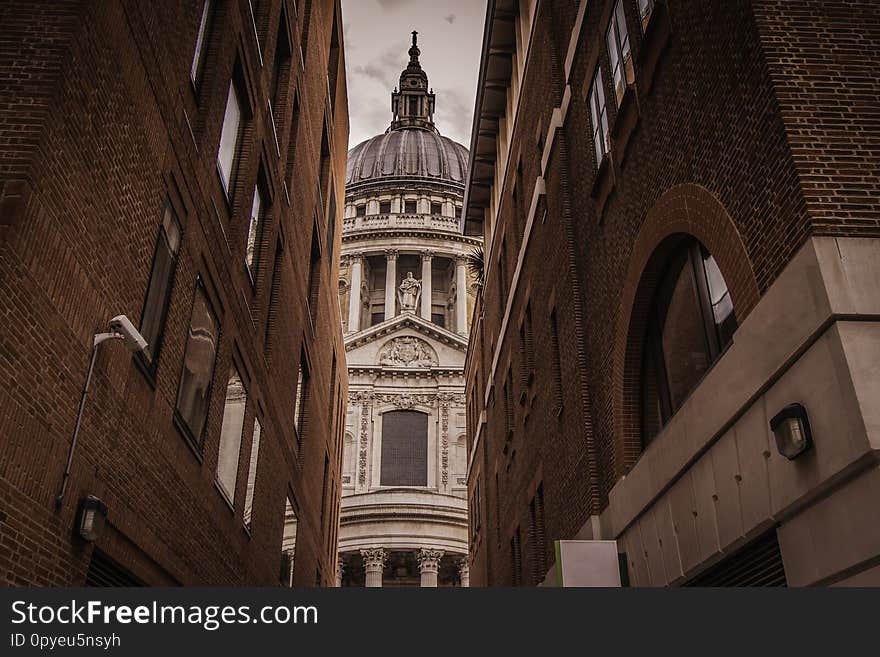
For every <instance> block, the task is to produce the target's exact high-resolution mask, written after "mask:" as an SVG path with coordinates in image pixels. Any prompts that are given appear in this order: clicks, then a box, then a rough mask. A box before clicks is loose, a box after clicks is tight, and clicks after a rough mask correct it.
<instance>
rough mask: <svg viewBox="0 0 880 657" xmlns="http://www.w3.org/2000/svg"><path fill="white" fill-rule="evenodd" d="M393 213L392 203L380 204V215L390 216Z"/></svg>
mask: <svg viewBox="0 0 880 657" xmlns="http://www.w3.org/2000/svg"><path fill="white" fill-rule="evenodd" d="M390 212H391V201H381V202H380V203H379V214H388V213H390Z"/></svg>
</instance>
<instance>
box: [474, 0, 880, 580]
mask: <svg viewBox="0 0 880 657" xmlns="http://www.w3.org/2000/svg"><path fill="white" fill-rule="evenodd" d="M878 18H880V7H878V5H877V3H875V2H868V1H857V2H852V3H847V4H846V5H845V6H844V5H843V4H840V3H824V2H819V1H818V0H798V1H792V2H776V1H771V0H752V1H748V2H747V1H745V0H744V1H741V2H721V1H718V2H706V1H705V0H678V1H674V2H673V1H672V0H668V1H667V0H604V1H602V2H587V0H579V1H577V2H555V1H550V0H520V1H517V0H490V2H489V7H488V13H487V21H486V28H485V34H484V42H483V54H482V61H481V70H480V82H479V85H478V92H477V101H476V115H475V118H474V128H473V133H472V135H473V136H472V141H471V148H470V165H469V174H468V180H467V183H466V189H465V197H464V210H463V232H464V234H465V235H474V236H481V237H483V238H484V239H485V250H486V258H485V261H486V267H485V272H484V278H485V282H484V285H483V287H482V289H481V293H480V294H479V295H478V298H477V302H476V308H475V313H474V319H473V323H472V337H473V339H472V340H471V343H470V347H469V351H468V357H467V366H466V367H467V369H466V378H467V396H468V432H467V435H468V436H469V438H470V442H469V466H468V495H469V504H470V509H471V513H470V521H471V530H470V544H469V550H470V576H471V582H472V584H474V585H477V584H480V585H485V584H491V585H511V584H513V585H520V584H529V585H534V584H540V583H547V584H553V583H555V582H556V581H557V578H556V573H555V569H554V566H558V565H562V566H563V568H564V567H565V566H566V564H565V563H562V564H559V563H556V554H555V552H554V550H553V542H554V541H557V540H582V541H589V542H587V543H582V544H580V547H582V548H583V550H582V552H581V555H582V556H581V557H580V559H581V560H585V561H584V563H581V564H579V565H580V566H596V567H597V568H598V569H599V570H601V569H603V568H604V569H605V570H607V571H609V572H607V573H606V574H607V575H610V576H612V577H613V578H616V577H618V572H617V571H618V564H617V559H616V558H614V557H615V556H616V555H617V554H619V555H623V557H622V561H623V562H624V563H625V564H626V567H625V568H623V569H622V570H623V577H624V581H626V579H628V581H629V583H630V584H632V585H636V586H667V585H693V584H713V585H756V584H764V585H786V584H787V585H796V586H806V585H878V584H880V567H878V566H877V563H878V559H880V522H878V520H880V507H878V505H877V499H878V494H880V468H878V449H880V416H878V412H880V406H878V404H877V403H876V400H877V399H878V398H880V375H878V373H880V323H878V317H880V296H878V294H877V289H878V284H880V210H878V208H880V203H878V201H880V177H878V175H877V171H878V170H880V166H878V165H880V149H878V146H877V145H878V143H880V142H878V137H880V133H878V128H877V122H876V116H877V90H878V88H877V87H878V85H877V75H876V67H877V65H878V64H880V60H878V54H877V53H878V52H880V50H878V47H877V46H878V44H880V30H878V25H880V20H878ZM600 540H601V541H611V542H612V543H613V546H614V548H615V549H614V551H613V552H612V555H611V556H612V558H611V559H609V561H608V562H607V563H605V564H599V563H589V558H588V557H586V556H584V555H586V554H587V552H588V551H589V549H591V546H596V545H598V544H597V543H594V542H595V541H600ZM575 547H577V545H575ZM578 559H579V558H578V557H574V562H577V561H578ZM574 565H578V564H577V563H575V564H574Z"/></svg>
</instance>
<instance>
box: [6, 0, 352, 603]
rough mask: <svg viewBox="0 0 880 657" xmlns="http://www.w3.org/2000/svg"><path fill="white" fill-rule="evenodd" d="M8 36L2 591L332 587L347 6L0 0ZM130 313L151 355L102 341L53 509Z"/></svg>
mask: <svg viewBox="0 0 880 657" xmlns="http://www.w3.org/2000/svg"><path fill="white" fill-rule="evenodd" d="M0 24H2V25H3V26H4V27H3V33H4V40H3V43H2V44H0V70H2V71H3V76H2V82H0V88H2V91H3V94H2V96H3V100H2V101H0V269H2V273H0V288H2V290H0V308H2V310H0V314H2V318H3V319H2V322H0V583H3V584H7V585H82V584H83V583H84V582H88V583H109V582H116V583H125V582H128V583H135V582H140V583H145V584H151V585H158V584H164V585H174V584H182V585H196V584H211V585H215V584H221V585H246V584H249V585H273V584H278V583H279V575H280V579H281V581H282V583H284V584H294V585H299V586H313V585H332V584H333V582H334V581H335V575H336V535H337V527H338V509H339V494H340V476H339V470H340V460H341V438H342V429H343V412H344V403H345V399H346V375H345V373H346V370H345V353H344V349H343V344H342V333H341V328H340V322H339V310H338V304H337V299H336V280H337V277H338V272H337V268H338V264H337V263H338V251H339V246H340V239H341V227H342V221H341V208H342V206H343V203H342V194H343V185H344V176H345V158H346V148H347V137H348V114H347V98H346V88H345V75H344V62H343V57H342V45H341V44H342V22H341V13H340V6H339V2H337V1H336V0H305V1H303V0H300V1H298V2H294V1H293V0H272V1H269V0H263V1H261V2H259V3H256V2H254V3H250V2H248V1H247V0H241V1H240V0H206V1H202V0H198V1H195V0H193V1H191V2H181V3H176V2H175V3H170V2H169V3H165V2H161V3H144V2H129V1H127V0H121V1H113V2H100V3H90V2H78V1H73V0H69V1H61V2H59V1H57V0H55V1H52V2H32V3H31V2H29V3H5V4H4V6H3V7H2V8H0ZM120 314H124V315H126V316H127V317H128V318H129V319H130V320H131V322H132V323H133V324H134V325H135V326H136V327H137V328H138V329H139V331H140V332H141V333H142V334H143V335H144V336H145V338H147V341H148V342H149V345H148V347H147V349H146V350H145V351H143V352H138V353H134V354H133V353H132V352H131V351H129V350H128V349H126V348H125V346H124V345H123V344H121V343H120V342H118V341H116V340H111V341H108V342H105V343H103V344H101V345H100V346H98V347H97V348H96V352H95V354H96V358H95V361H94V372H93V376H92V380H91V385H90V388H89V389H88V394H87V397H86V401H85V405H84V408H83V413H82V418H81V419H82V423H81V427H80V429H79V433H78V441H77V443H76V448H75V451H73V453H72V461H71V464H72V467H71V469H70V476H69V480H68V482H67V486H66V490H64V493H63V496H62V497H61V500H60V505H58V507H57V508H56V496H58V495H59V489H60V486H61V482H62V479H63V472H64V470H65V463H66V462H67V458H68V454H69V452H70V448H71V442H72V436H73V435H74V431H75V425H76V423H77V410H78V404H79V401H80V396H81V392H82V389H83V384H84V381H85V380H86V374H87V371H88V369H89V361H90V356H91V352H92V341H93V335H95V334H98V333H101V332H105V331H107V330H108V322H109V320H110V319H111V318H112V317H114V316H117V315H120ZM88 495H94V496H96V497H98V498H99V499H100V500H101V501H102V502H103V503H104V504H106V507H107V523H106V527H105V528H104V531H103V532H101V533H100V535H99V536H98V537H97V539H96V540H95V541H94V542H88V541H85V540H83V539H82V538H81V537H80V536H79V533H78V532H77V531H76V530H75V526H76V525H77V523H78V508H79V505H80V501H81V500H82V499H84V498H85V497H86V496H88Z"/></svg>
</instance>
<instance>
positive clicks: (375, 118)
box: [342, 0, 486, 147]
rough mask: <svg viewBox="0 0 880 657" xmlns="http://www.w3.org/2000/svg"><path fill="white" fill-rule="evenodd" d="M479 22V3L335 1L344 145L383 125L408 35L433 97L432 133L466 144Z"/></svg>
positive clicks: (480, 29)
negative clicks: (341, 42) (344, 100)
mask: <svg viewBox="0 0 880 657" xmlns="http://www.w3.org/2000/svg"><path fill="white" fill-rule="evenodd" d="M485 18H486V2H485V0H342V20H343V34H344V38H345V61H346V68H347V75H348V112H349V116H350V121H351V133H350V136H349V140H348V144H349V147H352V146H355V145H356V144H359V143H360V142H362V141H363V140H365V139H369V138H370V137H372V136H374V135H377V134H379V133H382V132H385V130H386V129H387V128H388V126H389V125H390V123H391V91H392V89H394V87H395V86H396V85H397V83H398V80H399V79H400V72H401V71H402V70H403V69H404V68H406V65H407V63H408V62H409V55H408V54H407V50H409V46H410V43H411V41H412V36H411V34H410V33H411V32H412V31H413V30H418V33H419V48H420V49H421V51H422V54H421V55H420V57H419V61H420V62H421V63H422V68H423V69H424V71H425V72H426V73H427V74H428V85H429V86H430V87H433V89H434V93H435V94H436V95H437V102H436V110H435V112H434V121H435V123H436V125H437V128H438V129H439V130H440V133H441V134H443V135H446V136H448V137H451V138H452V139H454V140H455V141H458V142H461V143H462V144H464V145H465V146H468V147H469V146H470V133H471V120H472V117H473V112H474V94H475V92H476V86H477V74H478V69H479V65H480V47H481V45H482V39H483V22H484V20H485Z"/></svg>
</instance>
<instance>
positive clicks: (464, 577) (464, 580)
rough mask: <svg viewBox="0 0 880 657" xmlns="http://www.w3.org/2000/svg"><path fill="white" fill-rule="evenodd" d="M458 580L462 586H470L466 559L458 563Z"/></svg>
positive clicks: (469, 572) (469, 574)
mask: <svg viewBox="0 0 880 657" xmlns="http://www.w3.org/2000/svg"><path fill="white" fill-rule="evenodd" d="M458 578H459V579H460V580H461V585H462V586H464V587H469V586H470V585H471V570H470V566H468V560H467V557H465V558H464V559H461V560H459V562H458Z"/></svg>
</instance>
